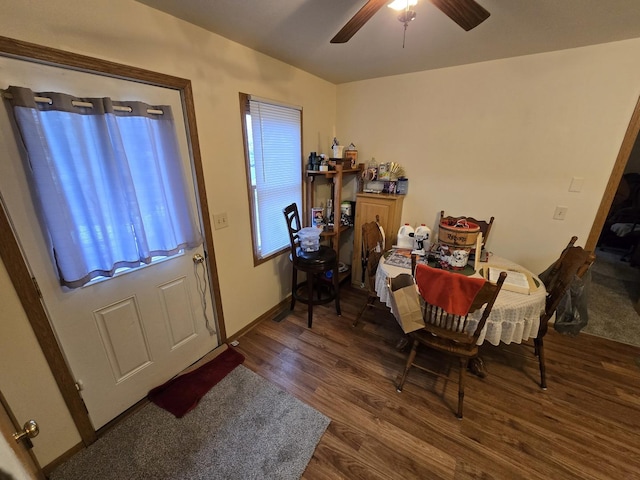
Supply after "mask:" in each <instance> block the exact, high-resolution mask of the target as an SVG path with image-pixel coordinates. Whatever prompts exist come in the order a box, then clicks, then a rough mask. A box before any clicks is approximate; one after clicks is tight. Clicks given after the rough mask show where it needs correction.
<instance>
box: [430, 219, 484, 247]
mask: <svg viewBox="0 0 640 480" xmlns="http://www.w3.org/2000/svg"><path fill="white" fill-rule="evenodd" d="M478 233H480V227H479V226H478V225H477V224H475V223H473V222H467V221H466V220H458V222H457V223H456V224H455V225H449V224H448V223H447V222H446V221H442V222H440V233H439V240H438V241H439V242H440V243H443V244H445V245H452V246H454V247H473V246H475V244H476V240H477V238H478Z"/></svg>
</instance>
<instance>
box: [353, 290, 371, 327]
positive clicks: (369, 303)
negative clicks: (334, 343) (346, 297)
mask: <svg viewBox="0 0 640 480" xmlns="http://www.w3.org/2000/svg"><path fill="white" fill-rule="evenodd" d="M375 298H376V297H374V296H373V295H371V294H370V293H368V294H367V301H366V302H365V303H364V305H362V308H360V311H359V312H358V315H357V316H356V319H355V320H354V321H353V323H352V324H351V326H352V327H355V326H356V325H358V322H359V321H360V317H361V316H362V315H363V314H364V311H365V310H366V309H367V307H372V306H373V302H375Z"/></svg>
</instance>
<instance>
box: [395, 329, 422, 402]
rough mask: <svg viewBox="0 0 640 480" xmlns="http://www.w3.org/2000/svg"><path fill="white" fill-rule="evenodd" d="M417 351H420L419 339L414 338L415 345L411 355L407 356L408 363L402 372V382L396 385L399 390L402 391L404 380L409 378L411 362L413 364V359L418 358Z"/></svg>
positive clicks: (412, 347)
mask: <svg viewBox="0 0 640 480" xmlns="http://www.w3.org/2000/svg"><path fill="white" fill-rule="evenodd" d="M417 351H418V340H414V341H413V345H412V346H411V352H409V357H408V358H407V364H406V365H405V367H404V372H402V377H401V378H400V382H399V383H398V385H397V386H396V391H397V392H401V391H402V387H403V386H404V381H405V380H406V379H407V373H409V369H410V368H411V364H413V361H414V360H415V359H416V352H417Z"/></svg>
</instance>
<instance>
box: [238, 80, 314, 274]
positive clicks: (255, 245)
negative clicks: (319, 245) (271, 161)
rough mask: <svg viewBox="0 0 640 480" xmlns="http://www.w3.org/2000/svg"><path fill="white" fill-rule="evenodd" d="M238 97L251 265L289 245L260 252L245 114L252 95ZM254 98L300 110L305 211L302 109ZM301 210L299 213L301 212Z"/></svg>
mask: <svg viewBox="0 0 640 480" xmlns="http://www.w3.org/2000/svg"><path fill="white" fill-rule="evenodd" d="M239 99H240V121H241V124H242V140H243V149H244V158H245V173H246V181H247V200H248V202H249V217H250V219H251V246H252V252H253V265H254V266H258V265H260V264H263V263H265V262H268V261H269V260H271V259H273V258H276V257H278V256H280V255H282V254H283V253H286V252H288V251H289V249H290V246H289V244H287V245H285V246H283V247H282V248H281V249H279V250H277V251H275V252H272V253H270V254H269V255H265V256H263V255H262V254H261V253H260V248H259V242H258V235H259V229H258V219H257V212H256V208H255V202H256V191H257V189H256V187H255V186H254V184H253V181H252V165H251V155H250V149H249V138H248V129H247V116H248V114H249V113H250V107H249V101H250V100H251V99H252V95H249V94H247V93H242V92H240V93H239ZM253 99H254V100H258V101H263V102H265V103H271V104H274V105H282V106H284V107H289V108H292V109H296V110H299V112H300V156H299V162H300V173H301V175H300V185H301V195H300V196H301V198H300V201H301V209H302V212H304V211H306V210H305V208H306V195H305V182H304V175H305V172H304V162H303V151H304V147H303V144H302V139H303V110H302V108H301V107H297V106H295V105H291V104H286V103H283V102H278V101H270V100H267V99H262V98H256V97H255V96H253ZM302 212H301V213H302ZM282 221H283V224H284V216H283V218H282Z"/></svg>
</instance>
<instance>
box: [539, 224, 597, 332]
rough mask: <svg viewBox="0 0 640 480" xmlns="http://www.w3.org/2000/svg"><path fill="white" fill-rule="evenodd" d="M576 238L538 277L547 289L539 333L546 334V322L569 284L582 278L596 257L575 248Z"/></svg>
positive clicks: (573, 238)
mask: <svg viewBox="0 0 640 480" xmlns="http://www.w3.org/2000/svg"><path fill="white" fill-rule="evenodd" d="M576 240H578V237H575V236H574V237H571V240H570V241H569V244H568V245H567V246H566V248H565V249H564V250H563V251H562V253H561V254H560V258H558V260H556V261H555V262H554V263H553V265H551V267H549V268H548V269H547V270H546V271H545V272H544V273H542V274H541V275H540V279H541V280H542V282H543V283H544V284H545V288H546V289H547V299H546V304H545V311H544V314H543V315H542V317H541V319H540V331H541V333H542V334H543V335H544V333H546V328H547V322H548V321H549V319H550V318H551V317H552V316H553V314H554V313H555V311H556V309H557V308H558V304H559V303H560V301H561V300H562V297H563V296H564V294H565V293H566V292H567V290H568V289H569V287H570V286H571V282H572V281H573V280H574V279H575V278H576V277H578V278H582V276H583V275H584V274H585V273H586V272H587V270H589V267H591V265H592V264H593V262H594V261H595V259H596V256H595V255H594V254H593V252H589V251H587V250H584V249H583V248H582V247H575V246H574V244H575V243H576Z"/></svg>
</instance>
